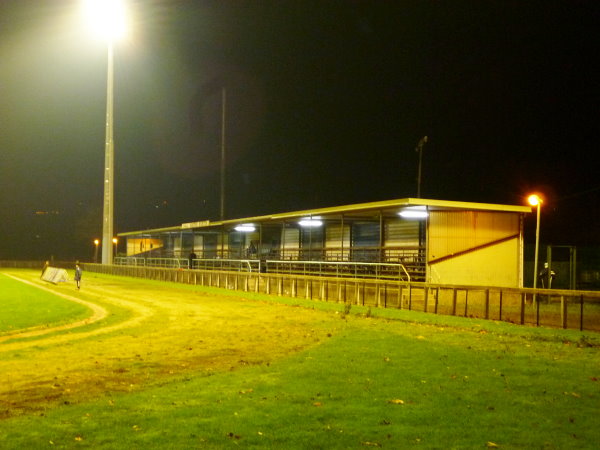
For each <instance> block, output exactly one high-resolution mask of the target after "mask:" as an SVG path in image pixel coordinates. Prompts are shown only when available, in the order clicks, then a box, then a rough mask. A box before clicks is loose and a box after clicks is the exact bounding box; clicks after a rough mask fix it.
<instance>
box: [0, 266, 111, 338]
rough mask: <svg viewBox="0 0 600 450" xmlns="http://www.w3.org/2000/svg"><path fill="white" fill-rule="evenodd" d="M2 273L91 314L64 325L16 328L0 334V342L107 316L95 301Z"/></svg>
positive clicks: (48, 331) (52, 330)
mask: <svg viewBox="0 0 600 450" xmlns="http://www.w3.org/2000/svg"><path fill="white" fill-rule="evenodd" d="M2 274H3V275H6V276H7V277H9V278H12V279H13V280H16V281H20V282H21V283H25V284H28V285H29V286H33V287H36V288H38V289H41V290H43V291H46V292H50V293H52V294H54V295H57V296H59V297H62V298H64V299H67V300H69V301H71V302H75V303H79V304H80V305H83V306H86V307H88V308H90V309H91V310H92V315H91V316H90V317H88V318H86V319H83V320H79V321H77V322H72V323H67V324H64V325H57V326H55V327H50V328H47V327H45V326H44V325H38V326H35V327H31V328H25V329H22V330H17V331H15V332H11V333H9V334H4V335H2V336H0V342H3V341H7V340H9V339H14V338H15V337H19V338H25V337H33V336H42V335H44V334H48V333H53V332H55V331H62V330H71V329H73V328H78V327H82V326H84V325H89V324H91V323H95V322H98V321H100V320H102V319H104V318H105V317H106V316H108V311H107V310H106V309H105V308H103V307H102V306H100V305H97V304H95V303H91V302H87V301H85V300H81V299H80V298H77V297H72V296H70V295H67V294H63V293H61V292H56V291H53V290H52V289H48V288H47V287H44V286H40V285H38V284H35V283H32V282H31V281H27V280H24V279H22V278H19V277H16V276H14V275H10V274H8V273H2Z"/></svg>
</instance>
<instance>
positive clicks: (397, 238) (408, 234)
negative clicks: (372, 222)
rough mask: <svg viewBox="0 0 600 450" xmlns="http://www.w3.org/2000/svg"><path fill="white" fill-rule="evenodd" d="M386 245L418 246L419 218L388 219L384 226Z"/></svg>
mask: <svg viewBox="0 0 600 450" xmlns="http://www.w3.org/2000/svg"><path fill="white" fill-rule="evenodd" d="M384 245H385V246H386V247H392V246H393V247H418V246H419V221H418V220H402V219H396V220H387V221H386V222H385V226H384Z"/></svg>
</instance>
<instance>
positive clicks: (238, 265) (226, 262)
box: [192, 259, 260, 272]
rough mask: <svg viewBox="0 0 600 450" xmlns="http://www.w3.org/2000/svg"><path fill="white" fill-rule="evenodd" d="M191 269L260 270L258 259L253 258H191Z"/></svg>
mask: <svg viewBox="0 0 600 450" xmlns="http://www.w3.org/2000/svg"><path fill="white" fill-rule="evenodd" d="M192 269H194V270H233V271H236V272H258V271H259V270H260V261H258V260H255V259H254V260H253V259H193V260H192Z"/></svg>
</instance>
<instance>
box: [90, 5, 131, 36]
mask: <svg viewBox="0 0 600 450" xmlns="http://www.w3.org/2000/svg"><path fill="white" fill-rule="evenodd" d="M84 11H85V15H86V18H87V21H88V23H89V25H90V28H91V29H92V30H93V31H94V33H95V34H96V35H98V36H100V37H102V38H104V39H106V40H108V41H110V42H113V41H116V40H118V39H120V38H122V37H123V36H124V35H125V8H124V6H123V2H122V1H120V0H84Z"/></svg>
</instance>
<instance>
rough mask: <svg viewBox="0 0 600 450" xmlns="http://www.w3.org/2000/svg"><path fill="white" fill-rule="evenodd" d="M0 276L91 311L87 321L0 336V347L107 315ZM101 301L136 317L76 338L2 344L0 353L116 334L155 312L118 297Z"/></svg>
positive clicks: (54, 338)
mask: <svg viewBox="0 0 600 450" xmlns="http://www.w3.org/2000/svg"><path fill="white" fill-rule="evenodd" d="M0 273H2V274H3V275H7V276H9V277H11V278H14V279H15V280H17V281H22V282H23V283H26V284H30V285H32V286H35V287H37V288H40V289H44V290H46V291H48V292H52V293H53V294H56V295H59V296H61V297H64V298H66V299H68V300H72V301H75V302H77V303H81V304H83V305H85V306H88V307H90V308H91V309H92V310H93V311H94V314H93V315H92V316H91V317H88V318H87V319H85V320H82V321H78V322H74V323H72V324H65V325H58V326H56V327H52V328H44V329H42V330H39V329H38V328H39V327H36V329H35V330H31V331H23V330H21V331H20V332H16V333H12V334H10V335H3V336H1V337H0V344H2V342H3V341H6V340H11V339H20V338H23V337H30V336H43V335H45V334H48V333H52V332H56V331H62V330H68V329H73V328H76V327H81V326H84V325H89V324H91V323H94V322H97V321H99V320H102V319H104V318H105V317H106V316H107V315H108V311H107V310H106V309H104V308H103V307H101V306H99V305H96V304H94V303H91V302H87V301H85V300H81V299H79V298H76V297H71V296H70V295H66V294H62V293H59V292H56V291H53V290H52V289H48V288H46V287H44V286H40V285H38V284H36V283H31V282H30V281H27V280H23V279H21V278H19V277H15V276H13V275H9V274H7V273H4V272H0ZM90 291H99V292H103V291H104V290H103V289H102V288H98V289H93V288H92V289H90V288H87V289H86V292H87V293H88V294H90ZM91 295H97V294H94V293H91ZM104 301H106V302H109V303H113V304H114V305H117V306H119V307H122V308H126V309H129V310H130V311H133V312H134V313H135V314H136V315H135V316H134V317H132V318H131V319H128V320H125V321H124V322H120V323H117V324H114V325H110V326H105V327H102V328H98V329H95V330H91V331H82V332H79V333H77V334H76V335H75V334H70V333H69V334H63V335H59V336H50V337H45V338H44V337H42V338H41V339H36V340H33V341H25V342H9V343H5V344H2V346H1V347H0V352H6V351H13V350H20V349H23V348H27V347H33V346H41V345H47V344H50V345H52V344H54V345H56V344H61V343H65V342H69V341H74V340H77V339H83V338H87V337H91V336H98V335H100V334H106V333H110V332H113V331H117V330H122V329H127V328H133V327H134V326H137V325H139V324H140V323H141V322H142V321H144V320H146V319H147V318H149V317H151V316H152V315H153V314H155V313H156V311H155V310H153V309H152V308H148V307H145V306H142V305H139V304H136V303H134V302H131V301H127V300H124V299H122V298H118V297H111V298H108V299H104Z"/></svg>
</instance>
